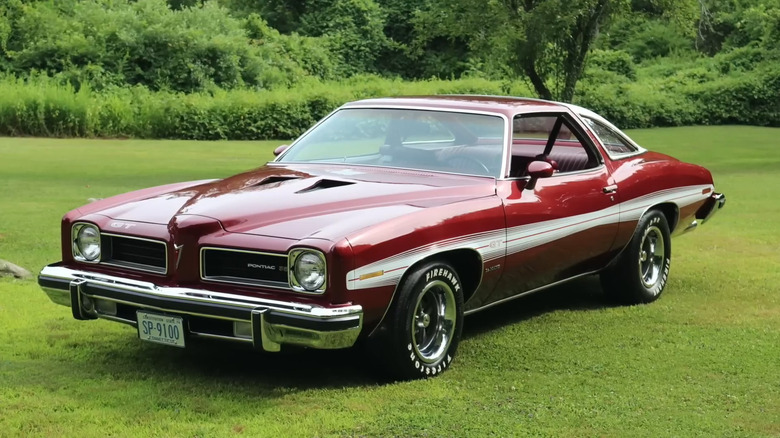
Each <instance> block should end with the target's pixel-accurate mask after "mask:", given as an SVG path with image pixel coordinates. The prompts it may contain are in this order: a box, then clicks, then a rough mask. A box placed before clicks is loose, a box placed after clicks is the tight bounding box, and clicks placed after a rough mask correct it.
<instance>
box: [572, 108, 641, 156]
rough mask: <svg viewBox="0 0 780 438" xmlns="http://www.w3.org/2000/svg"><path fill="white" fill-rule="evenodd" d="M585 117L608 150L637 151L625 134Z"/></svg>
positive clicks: (615, 151) (621, 152)
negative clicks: (625, 137)
mask: <svg viewBox="0 0 780 438" xmlns="http://www.w3.org/2000/svg"><path fill="white" fill-rule="evenodd" d="M583 119H585V123H587V125H588V127H589V128H590V129H591V131H593V133H594V134H596V137H598V138H599V140H601V144H603V145H604V148H605V149H606V150H607V152H609V153H612V154H630V153H632V152H636V151H637V148H636V147H634V145H632V144H631V143H629V142H627V141H626V140H625V139H624V138H623V136H621V135H620V134H618V133H617V132H615V131H614V130H613V129H611V128H610V127H608V126H605V125H604V124H602V123H599V122H597V121H595V120H593V119H589V118H587V117H583Z"/></svg>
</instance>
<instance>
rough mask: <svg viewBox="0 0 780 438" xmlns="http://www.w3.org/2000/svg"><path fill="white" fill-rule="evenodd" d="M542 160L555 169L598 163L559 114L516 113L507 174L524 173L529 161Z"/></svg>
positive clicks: (563, 169)
mask: <svg viewBox="0 0 780 438" xmlns="http://www.w3.org/2000/svg"><path fill="white" fill-rule="evenodd" d="M536 160H542V161H547V162H549V163H550V164H552V165H553V168H554V169H555V170H556V171H557V172H561V173H562V172H576V171H580V170H586V169H590V168H593V167H596V166H598V160H597V159H596V158H595V157H594V156H593V154H592V152H590V151H589V150H588V149H587V148H586V147H585V146H584V145H583V140H582V138H580V135H579V134H578V133H577V132H576V131H575V130H573V129H572V128H571V124H570V123H569V121H568V120H566V118H565V117H563V116H561V115H556V114H553V115H533V114H532V115H519V116H516V117H515V118H514V120H513V123H512V163H511V166H510V176H512V177H520V176H524V175H525V174H526V170H527V168H528V164H530V163H531V161H536Z"/></svg>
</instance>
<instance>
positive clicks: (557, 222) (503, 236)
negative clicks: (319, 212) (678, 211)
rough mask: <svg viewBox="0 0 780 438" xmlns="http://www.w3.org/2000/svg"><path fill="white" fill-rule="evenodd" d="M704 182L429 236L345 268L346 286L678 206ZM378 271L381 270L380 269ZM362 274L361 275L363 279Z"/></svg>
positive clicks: (373, 283)
mask: <svg viewBox="0 0 780 438" xmlns="http://www.w3.org/2000/svg"><path fill="white" fill-rule="evenodd" d="M708 188H709V189H710V192H711V191H712V189H713V186H712V185H710V184H706V185H696V186H687V187H678V188H674V189H667V190H661V191H658V192H654V193H650V194H647V195H644V196H641V197H639V198H635V199H631V200H629V201H625V202H622V203H620V204H616V205H613V206H611V207H609V208H605V209H603V210H599V211H595V212H592V213H585V214H580V215H576V216H570V217H566V218H561V219H553V220H549V221H542V222H536V223H533V224H528V225H520V226H517V227H512V228H508V229H498V230H492V231H485V232H481V233H476V234H470V235H466V236H459V237H454V238H451V239H447V240H442V241H438V242H433V243H430V244H427V245H424V246H420V247H417V248H414V249H411V250H409V251H406V252H403V253H400V254H397V255H394V256H392V257H388V258H385V259H382V260H378V261H376V262H373V263H370V264H368V265H364V266H361V267H359V268H357V269H355V270H352V271H350V272H348V273H347V289H349V290H357V289H368V288H372V287H380V286H390V285H395V284H397V283H398V282H399V281H400V280H401V277H403V275H404V273H405V272H406V270H407V269H408V268H409V267H410V266H412V265H413V264H415V263H417V262H418V261H420V260H422V259H424V258H426V257H429V256H431V255H433V254H436V253H440V252H444V251H451V250H455V249H471V250H475V251H477V252H478V253H479V255H480V256H481V257H482V260H483V262H488V261H491V260H495V259H499V258H501V257H504V256H506V255H511V254H516V253H518V252H520V251H524V250H527V249H530V248H534V247H537V246H540V245H544V244H547V243H550V242H554V241H556V240H559V239H562V238H564V237H566V236H570V235H572V234H575V233H579V232H582V231H587V230H589V229H591V228H594V227H597V226H600V225H608V224H613V223H616V222H633V221H637V220H639V218H640V217H642V215H643V214H645V212H646V211H647V210H648V209H649V208H650V207H652V206H653V205H657V204H660V203H663V202H672V203H674V204H676V205H677V206H678V207H680V208H682V207H685V206H688V205H691V204H693V203H695V202H698V201H701V200H704V199H706V198H707V197H708V196H710V192H706V189H708ZM705 192H706V193H705ZM380 272H381V274H378V273H380ZM369 274H371V275H369ZM361 276H364V278H362V279H361Z"/></svg>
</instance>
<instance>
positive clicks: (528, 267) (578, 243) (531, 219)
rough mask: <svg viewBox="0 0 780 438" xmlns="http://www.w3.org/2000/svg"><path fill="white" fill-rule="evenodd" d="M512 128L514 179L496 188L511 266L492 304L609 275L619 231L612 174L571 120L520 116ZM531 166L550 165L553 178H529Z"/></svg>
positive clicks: (507, 265) (555, 116)
mask: <svg viewBox="0 0 780 438" xmlns="http://www.w3.org/2000/svg"><path fill="white" fill-rule="evenodd" d="M513 128H514V129H513V131H514V132H513V140H512V164H511V168H510V178H509V179H505V180H500V181H498V187H497V188H498V195H499V197H500V198H501V200H502V202H503V205H504V214H505V217H506V239H505V240H506V258H505V266H504V270H503V272H504V273H503V275H502V278H501V280H500V281H501V284H499V286H498V287H497V288H496V289H495V292H494V296H493V297H491V298H492V299H491V300H490V301H499V300H501V299H504V298H508V297H510V296H514V295H516V294H518V293H523V292H527V291H530V290H534V289H537V288H540V287H543V286H546V285H549V284H553V283H556V282H559V281H562V280H566V279H568V278H572V277H575V276H577V275H580V274H585V273H590V272H593V271H595V270H598V269H600V268H602V267H603V266H604V265H605V264H606V263H607V262H608V258H609V256H610V249H611V247H612V244H613V242H614V240H615V237H616V235H617V229H618V220H619V207H618V199H617V193H616V188H615V187H614V184H613V183H612V180H611V177H610V175H609V173H608V170H607V167H606V166H605V165H604V162H603V158H602V157H601V156H600V154H599V153H598V151H597V149H596V148H595V146H594V145H593V144H592V143H591V142H590V138H589V137H588V136H587V135H586V134H585V133H584V131H583V130H582V129H581V128H580V127H579V125H578V124H577V123H576V122H575V121H573V119H572V118H571V117H570V116H569V115H568V114H565V113H561V114H555V113H551V114H528V115H521V116H517V117H516V118H515V120H514V123H513ZM532 161H547V162H548V163H550V164H551V165H552V167H553V168H554V169H555V171H554V173H553V175H552V176H549V177H545V178H538V179H532V178H530V177H528V176H527V167H528V164H529V163H530V162H532ZM512 176H514V178H513V177H512Z"/></svg>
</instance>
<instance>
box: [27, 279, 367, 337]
mask: <svg viewBox="0 0 780 438" xmlns="http://www.w3.org/2000/svg"><path fill="white" fill-rule="evenodd" d="M38 284H39V285H40V287H41V288H42V289H43V291H44V292H46V294H47V295H48V296H49V298H50V299H51V300H52V301H53V302H54V303H56V304H60V305H63V306H67V307H70V308H71V312H72V314H73V317H74V318H76V319H81V320H86V319H96V318H102V319H108V320H111V321H117V322H121V323H125V324H129V325H132V326H134V327H137V321H136V318H135V311H136V310H148V311H152V312H159V313H163V314H172V315H177V316H181V317H182V318H183V319H184V321H185V330H186V332H187V336H188V337H202V338H210V339H218V340H225V341H237V342H244V343H251V344H253V345H254V346H255V347H256V348H259V349H262V350H265V351H279V349H280V348H281V345H282V344H290V345H299V346H304V347H312V348H322V349H334V348H346V347H349V346H351V345H353V344H354V343H355V341H356V340H357V337H358V335H359V334H360V331H361V329H362V326H363V311H362V308H361V306H357V305H351V306H344V307H334V308H326V307H320V306H314V305H310V304H303V303H295V302H288V301H276V300H266V299H260V298H253V297H247V296H243V295H235V294H226V293H221V292H212V291H208V290H201V289H189V288H178V287H163V286H157V285H155V284H153V283H149V282H143V281H137V280H130V279H126V278H121V277H115V276H109V275H102V274H94V273H90V272H86V271H80V270H75V269H70V268H65V267H62V266H58V265H56V264H54V265H49V266H46V267H45V268H43V270H42V271H41V273H40V274H39V276H38Z"/></svg>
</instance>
